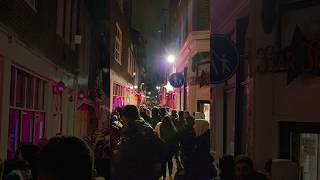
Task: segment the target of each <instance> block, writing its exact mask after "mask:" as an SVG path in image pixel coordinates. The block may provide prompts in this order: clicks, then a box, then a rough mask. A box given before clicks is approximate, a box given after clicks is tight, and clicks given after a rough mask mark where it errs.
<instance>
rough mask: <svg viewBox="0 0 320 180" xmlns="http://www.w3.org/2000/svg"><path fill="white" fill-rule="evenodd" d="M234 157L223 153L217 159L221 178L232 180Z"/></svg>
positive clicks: (222, 179)
mask: <svg viewBox="0 0 320 180" xmlns="http://www.w3.org/2000/svg"><path fill="white" fill-rule="evenodd" d="M234 166H235V165H234V158H233V156H231V155H224V156H223V157H222V158H221V159H220V160H219V169H220V175H219V176H220V178H221V180H234Z"/></svg>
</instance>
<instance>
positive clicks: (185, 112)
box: [183, 111, 190, 119]
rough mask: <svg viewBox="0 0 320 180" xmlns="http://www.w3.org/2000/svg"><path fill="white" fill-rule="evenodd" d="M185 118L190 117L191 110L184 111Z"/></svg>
mask: <svg viewBox="0 0 320 180" xmlns="http://www.w3.org/2000/svg"><path fill="white" fill-rule="evenodd" d="M183 116H184V118H185V119H187V117H189V116H190V113H189V111H184V115H183Z"/></svg>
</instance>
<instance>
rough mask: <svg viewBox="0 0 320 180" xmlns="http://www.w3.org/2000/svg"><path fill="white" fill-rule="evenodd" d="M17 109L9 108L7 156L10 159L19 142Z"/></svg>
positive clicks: (18, 115) (18, 114)
mask: <svg viewBox="0 0 320 180" xmlns="http://www.w3.org/2000/svg"><path fill="white" fill-rule="evenodd" d="M19 119H20V113H19V111H14V110H10V113H9V132H8V150H7V158H8V159H12V158H13V157H14V155H15V152H16V151H17V148H18V142H19Z"/></svg>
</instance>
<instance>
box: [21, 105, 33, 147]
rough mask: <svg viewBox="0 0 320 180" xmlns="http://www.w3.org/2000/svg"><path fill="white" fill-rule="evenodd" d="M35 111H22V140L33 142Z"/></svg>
mask: <svg viewBox="0 0 320 180" xmlns="http://www.w3.org/2000/svg"><path fill="white" fill-rule="evenodd" d="M32 132H33V113H32V112H25V111H22V119H21V142H22V143H32V136H33V133H32Z"/></svg>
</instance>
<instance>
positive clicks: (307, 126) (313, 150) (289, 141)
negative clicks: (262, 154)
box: [280, 122, 320, 180]
mask: <svg viewBox="0 0 320 180" xmlns="http://www.w3.org/2000/svg"><path fill="white" fill-rule="evenodd" d="M280 158H285V159H290V160H292V161H294V162H296V163H297V164H298V165H299V167H300V169H301V178H302V179H303V180H320V123H291V122H281V123H280Z"/></svg>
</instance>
